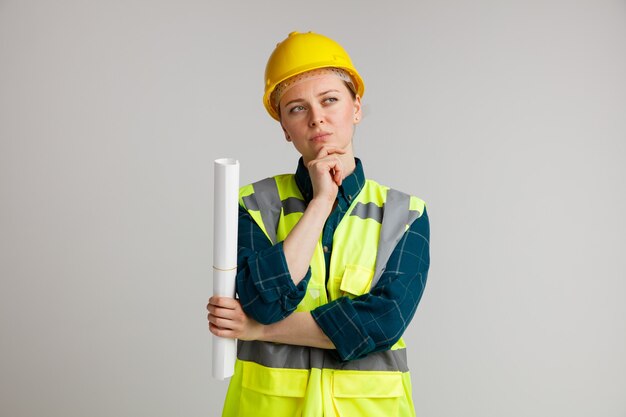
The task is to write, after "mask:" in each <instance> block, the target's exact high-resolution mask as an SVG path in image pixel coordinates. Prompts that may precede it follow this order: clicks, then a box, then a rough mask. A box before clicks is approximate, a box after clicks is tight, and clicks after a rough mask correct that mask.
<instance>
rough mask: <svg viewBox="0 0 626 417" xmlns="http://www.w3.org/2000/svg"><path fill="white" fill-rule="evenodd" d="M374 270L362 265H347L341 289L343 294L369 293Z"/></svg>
mask: <svg viewBox="0 0 626 417" xmlns="http://www.w3.org/2000/svg"><path fill="white" fill-rule="evenodd" d="M372 278H374V271H372V270H371V269H370V268H365V267H363V266H360V265H350V264H348V265H346V269H345V271H344V272H343V276H342V277H341V284H340V285H339V289H340V290H341V291H342V293H343V295H347V296H355V297H356V296H358V295H362V294H367V293H368V292H369V291H370V287H371V285H372Z"/></svg>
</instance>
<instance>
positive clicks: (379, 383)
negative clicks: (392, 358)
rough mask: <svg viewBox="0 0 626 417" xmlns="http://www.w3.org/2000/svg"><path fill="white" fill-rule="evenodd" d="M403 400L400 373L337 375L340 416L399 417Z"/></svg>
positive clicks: (335, 391) (335, 392)
mask: <svg viewBox="0 0 626 417" xmlns="http://www.w3.org/2000/svg"><path fill="white" fill-rule="evenodd" d="M403 396H404V387H403V385H402V374H401V373H399V372H383V371H381V372H378V371H335V372H334V375H333V402H334V404H335V408H336V410H337V414H338V415H340V416H344V415H345V416H386V417H394V416H398V412H399V406H400V400H401V398H402V397H403Z"/></svg>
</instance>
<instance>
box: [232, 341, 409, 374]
mask: <svg viewBox="0 0 626 417" xmlns="http://www.w3.org/2000/svg"><path fill="white" fill-rule="evenodd" d="M237 358H239V359H240V360H243V361H249V362H255V363H258V364H259V365H263V366H267V367H269V368H290V369H311V368H319V369H339V370H344V371H395V372H408V371H409V367H408V365H407V357H406V349H397V350H385V351H382V352H375V353H370V354H369V355H367V356H366V357H364V358H361V359H355V360H352V361H347V362H342V361H340V360H339V359H338V358H337V357H336V354H335V353H334V351H332V350H327V349H318V348H312V347H306V346H295V345H283V344H278V343H270V342H261V341H258V340H256V341H243V340H239V341H238V342H237Z"/></svg>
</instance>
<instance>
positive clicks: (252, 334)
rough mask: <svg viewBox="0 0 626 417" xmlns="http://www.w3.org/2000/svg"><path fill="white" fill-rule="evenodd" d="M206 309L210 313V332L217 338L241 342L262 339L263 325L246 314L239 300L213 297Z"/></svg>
mask: <svg viewBox="0 0 626 417" xmlns="http://www.w3.org/2000/svg"><path fill="white" fill-rule="evenodd" d="M206 308H207V310H208V311H209V314H208V316H207V318H208V319H209V330H210V331H211V333H213V334H214V335H215V336H219V337H226V338H229V339H241V340H259V339H260V338H261V335H262V334H263V325H262V324H261V323H259V322H257V321H256V320H254V319H252V318H250V317H248V316H247V315H246V313H244V311H243V309H242V308H241V303H240V302H239V300H236V299H234V298H230V297H211V298H209V304H207V306H206Z"/></svg>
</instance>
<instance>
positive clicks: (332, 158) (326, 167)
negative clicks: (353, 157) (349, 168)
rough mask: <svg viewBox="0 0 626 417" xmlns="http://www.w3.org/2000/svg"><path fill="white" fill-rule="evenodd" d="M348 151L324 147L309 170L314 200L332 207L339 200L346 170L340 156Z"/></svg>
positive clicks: (310, 164)
mask: <svg viewBox="0 0 626 417" xmlns="http://www.w3.org/2000/svg"><path fill="white" fill-rule="evenodd" d="M345 153H346V151H345V150H343V149H340V148H336V147H330V146H329V147H326V146H325V147H323V148H322V149H320V151H319V153H318V154H317V156H316V157H315V159H314V160H312V161H309V163H308V164H307V168H308V170H309V176H310V177H311V183H312V185H313V198H314V199H320V200H322V201H324V202H325V203H328V204H330V207H331V209H332V205H333V203H334V202H335V199H336V198H337V191H338V190H339V186H340V185H341V182H342V181H343V177H344V175H345V169H344V167H343V163H342V162H341V158H340V157H339V156H340V155H343V154H345Z"/></svg>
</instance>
